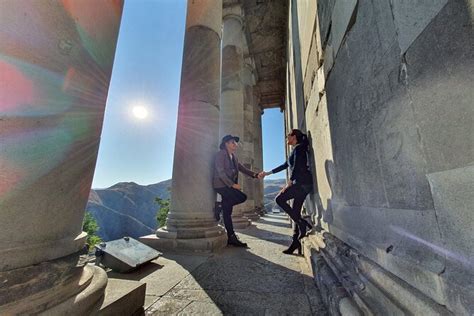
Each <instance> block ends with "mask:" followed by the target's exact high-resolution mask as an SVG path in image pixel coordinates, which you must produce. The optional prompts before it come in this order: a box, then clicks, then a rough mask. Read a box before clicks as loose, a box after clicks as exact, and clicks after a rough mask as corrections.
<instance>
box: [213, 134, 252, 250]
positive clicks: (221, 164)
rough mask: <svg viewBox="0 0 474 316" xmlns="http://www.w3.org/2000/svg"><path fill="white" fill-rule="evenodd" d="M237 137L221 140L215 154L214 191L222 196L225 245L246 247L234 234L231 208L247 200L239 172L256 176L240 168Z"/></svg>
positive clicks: (226, 137)
mask: <svg viewBox="0 0 474 316" xmlns="http://www.w3.org/2000/svg"><path fill="white" fill-rule="evenodd" d="M238 141H239V137H237V136H232V135H226V136H224V137H223V138H222V141H221V144H220V146H219V148H220V151H219V152H218V153H217V154H216V159H215V164H214V179H213V186H214V189H215V190H216V191H217V193H219V194H220V195H221V196H222V202H221V203H222V213H223V214H222V215H223V218H224V226H225V229H226V230H227V244H228V245H233V246H236V247H247V244H246V243H243V242H241V241H240V240H239V239H238V238H237V236H236V235H235V232H234V226H233V224H232V208H233V207H234V205H237V204H240V203H243V202H245V201H246V200H247V195H245V194H244V193H243V192H242V191H241V188H240V185H239V184H238V182H239V181H238V180H239V171H240V172H242V173H244V174H246V175H248V176H249V177H253V178H257V177H258V174H257V173H255V172H253V171H251V170H249V169H247V168H245V167H244V166H242V165H241V164H240V163H239V161H238V159H237V156H236V155H235V151H236V150H237V142H238Z"/></svg>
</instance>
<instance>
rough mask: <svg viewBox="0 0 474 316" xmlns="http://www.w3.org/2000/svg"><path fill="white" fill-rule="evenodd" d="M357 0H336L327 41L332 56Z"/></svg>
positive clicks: (340, 40) (345, 30)
mask: <svg viewBox="0 0 474 316" xmlns="http://www.w3.org/2000/svg"><path fill="white" fill-rule="evenodd" d="M356 7H357V0H345V1H336V4H335V5H334V10H333V11H332V16H331V33H330V38H329V43H330V45H331V46H332V48H333V50H334V52H333V55H334V58H336V56H337V52H338V51H339V47H341V44H342V40H343V39H344V36H345V35H346V33H347V31H348V29H349V26H350V23H351V20H352V19H353V15H354V14H356V12H354V11H355V9H356Z"/></svg>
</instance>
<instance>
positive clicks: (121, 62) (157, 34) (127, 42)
mask: <svg viewBox="0 0 474 316" xmlns="http://www.w3.org/2000/svg"><path fill="white" fill-rule="evenodd" d="M185 12H186V1H185V0H133V1H125V6H124V10H123V15H122V23H121V26H120V33H119V39H118V44H117V51H116V55H115V62H114V68H113V73H112V80H111V83H110V88H109V96H108V100H107V107H106V111H105V119H104V126H103V130H102V138H101V143H100V148H99V157H98V160H97V165H96V170H95V175H94V181H93V183H92V187H93V188H106V187H109V186H111V185H113V184H115V183H117V182H125V181H133V182H136V183H139V184H151V183H157V182H160V181H163V180H167V179H170V178H171V174H172V170H173V151H174V141H175V134H176V120H177V110H178V109H177V106H178V96H179V83H180V76H181V59H182V53H183V39H184V28H185V19H186V17H185ZM135 106H141V107H143V108H145V109H146V110H147V111H148V117H147V118H145V119H138V118H136V117H135V116H134V115H133V114H132V109H133V107H135ZM283 140H284V132H283V115H282V113H280V111H279V110H277V109H271V110H266V111H265V114H264V115H263V148H264V149H263V150H264V167H265V169H271V168H273V167H275V166H277V165H279V164H280V163H282V162H283V161H284V159H285V157H284V143H283ZM284 176H285V173H284V172H281V173H279V174H277V175H272V176H271V177H269V178H275V179H276V178H283V177H284Z"/></svg>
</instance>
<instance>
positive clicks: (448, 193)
mask: <svg viewBox="0 0 474 316" xmlns="http://www.w3.org/2000/svg"><path fill="white" fill-rule="evenodd" d="M427 177H428V181H429V183H430V186H431V192H432V194H433V200H434V206H435V211H436V216H437V219H438V225H439V227H440V230H441V236H442V239H443V245H442V249H440V251H442V252H443V254H444V255H445V256H446V259H447V260H448V261H451V262H452V263H453V264H455V265H457V266H460V267H464V269H466V270H468V271H474V231H473V230H472V228H473V227H474V166H467V167H464V168H458V169H453V170H446V171H440V172H435V173H431V174H428V175H427Z"/></svg>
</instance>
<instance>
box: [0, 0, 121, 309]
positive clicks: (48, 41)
mask: <svg viewBox="0 0 474 316" xmlns="http://www.w3.org/2000/svg"><path fill="white" fill-rule="evenodd" d="M122 6H123V3H122V2H121V1H81V2H80V3H79V2H76V1H2V3H1V4H0V90H1V92H0V240H1V243H0V284H1V286H0V314H1V315H13V314H15V315H16V314H28V315H31V314H39V313H45V314H53V315H66V314H74V315H89V314H93V313H96V312H97V311H98V309H99V307H100V305H101V303H102V301H101V300H102V298H103V294H104V289H105V286H106V284H107V275H106V274H105V272H104V271H103V270H102V269H100V268H98V267H95V266H89V265H86V262H85V260H84V259H85V258H84V256H82V255H83V254H84V245H85V241H86V236H87V235H86V233H84V232H82V221H83V218H84V209H85V206H86V203H87V199H88V196H89V192H90V188H91V183H92V177H93V174H94V168H95V164H96V159H97V152H98V148H99V141H100V133H101V129H102V121H103V117H104V109H105V103H106V100H107V93H108V88H109V83H110V77H111V73H112V64H113V60H114V55H115V47H116V43H117V36H118V31H119V25H120V19H121V15H122Z"/></svg>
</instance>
